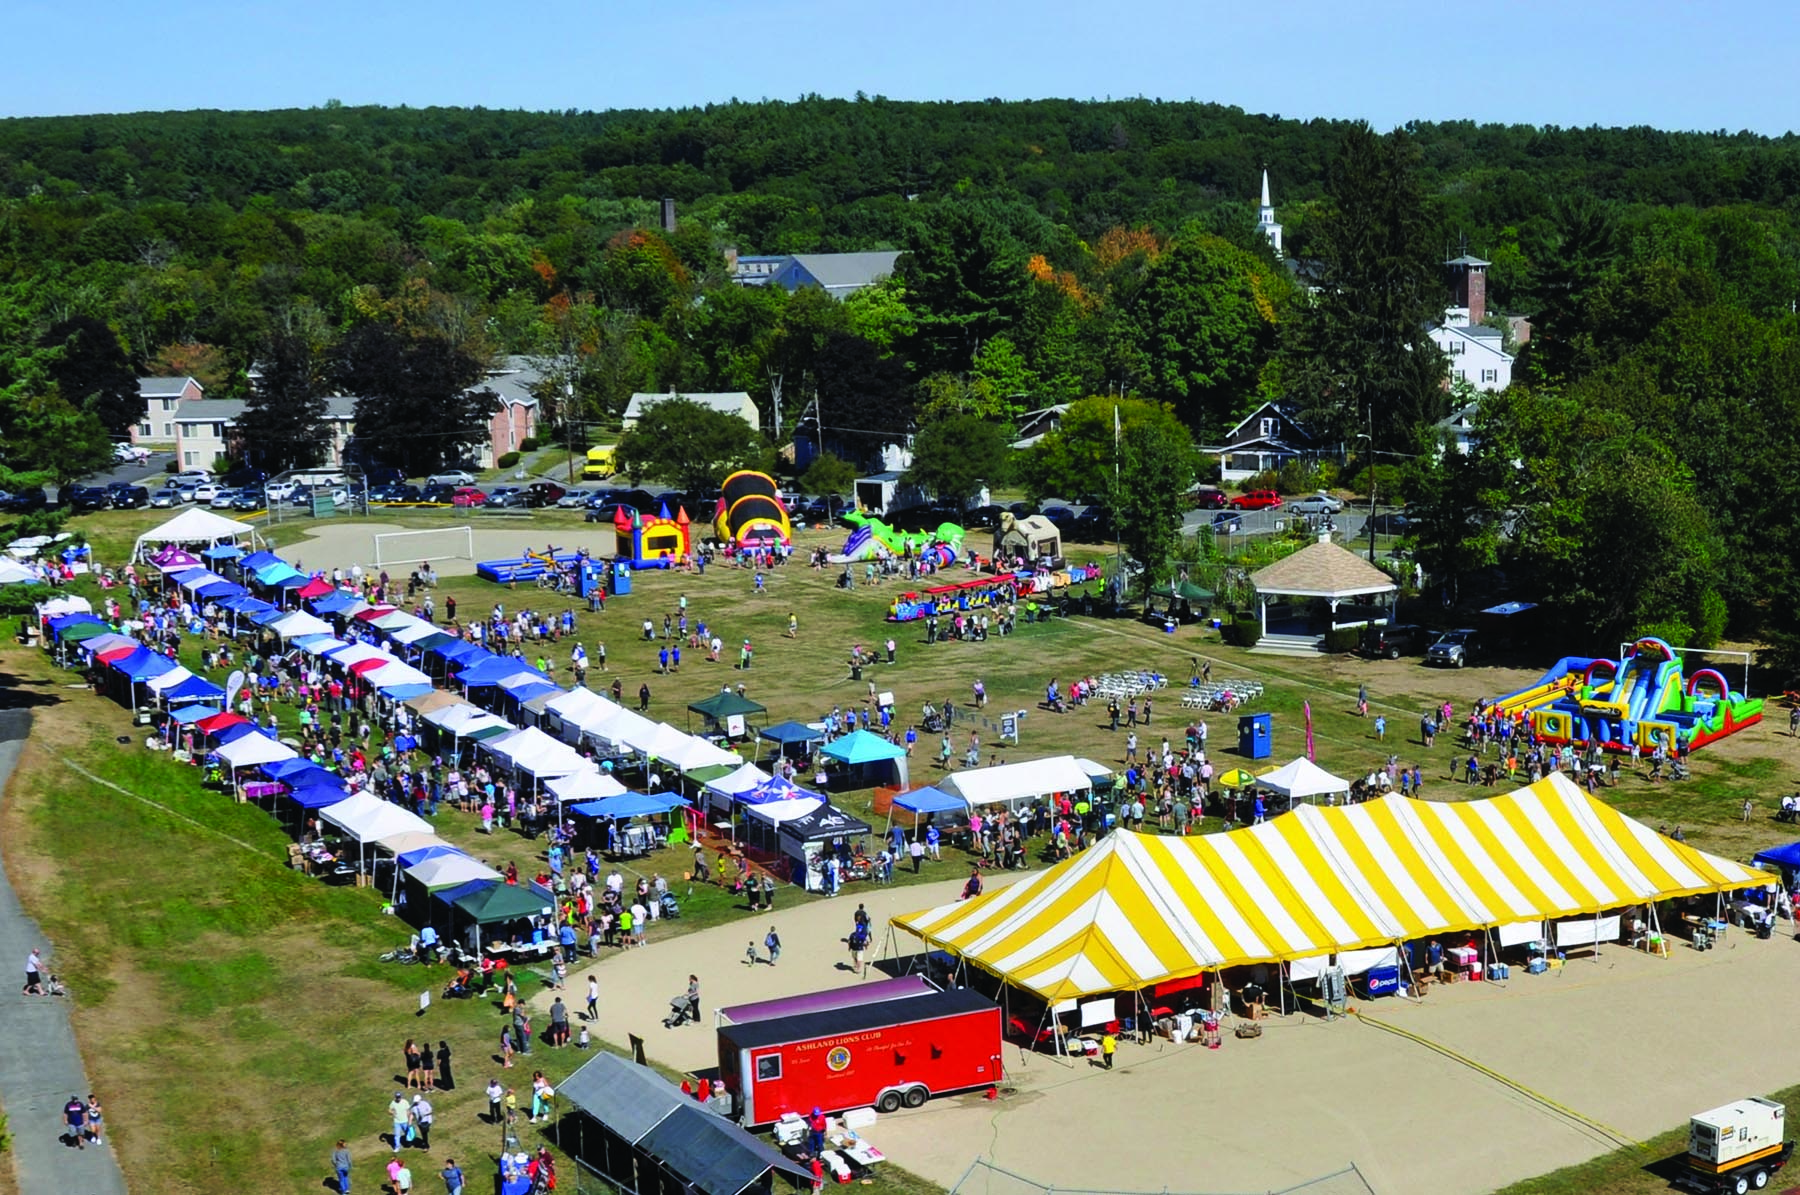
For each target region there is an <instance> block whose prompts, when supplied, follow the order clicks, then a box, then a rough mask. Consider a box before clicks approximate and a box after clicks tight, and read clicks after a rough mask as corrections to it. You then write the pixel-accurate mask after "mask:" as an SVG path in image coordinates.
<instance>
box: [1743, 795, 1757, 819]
mask: <svg viewBox="0 0 1800 1195" xmlns="http://www.w3.org/2000/svg"><path fill="white" fill-rule="evenodd" d="M1755 807H1756V804H1755V802H1753V801H1752V800H1751V799H1750V798H1749V797H1745V798H1744V820H1745V821H1746V822H1747V821H1749V820H1750V811H1751V810H1752V809H1754V808H1755Z"/></svg>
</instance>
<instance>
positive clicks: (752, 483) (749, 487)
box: [713, 469, 794, 548]
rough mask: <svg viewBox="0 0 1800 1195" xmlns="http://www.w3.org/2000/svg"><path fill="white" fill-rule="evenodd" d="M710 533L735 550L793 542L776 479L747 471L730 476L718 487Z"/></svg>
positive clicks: (785, 505)
mask: <svg viewBox="0 0 1800 1195" xmlns="http://www.w3.org/2000/svg"><path fill="white" fill-rule="evenodd" d="M713 530H714V531H715V532H717V533H718V536H719V538H720V539H721V540H722V541H724V542H725V543H727V544H730V545H731V546H732V547H734V548H769V547H773V546H774V545H776V544H777V543H780V544H790V543H792V542H793V540H794V525H793V523H792V522H791V521H790V520H789V518H788V509H787V504H786V503H785V502H783V501H782V500H781V491H780V490H779V489H777V488H776V485H775V479H774V478H772V477H770V476H769V475H768V474H767V473H756V472H752V471H751V470H748V469H742V470H739V471H738V472H736V473H733V474H732V475H731V476H730V477H727V478H726V479H725V481H724V484H722V485H721V486H720V487H719V506H718V511H717V513H716V514H714V516H713Z"/></svg>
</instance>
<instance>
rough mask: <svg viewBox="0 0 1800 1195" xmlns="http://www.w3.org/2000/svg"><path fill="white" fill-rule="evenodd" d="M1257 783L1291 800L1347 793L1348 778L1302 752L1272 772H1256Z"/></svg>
mask: <svg viewBox="0 0 1800 1195" xmlns="http://www.w3.org/2000/svg"><path fill="white" fill-rule="evenodd" d="M1256 787H1258V788H1266V789H1268V790H1269V791H1270V792H1272V793H1276V794H1278V795H1280V796H1284V797H1286V798H1287V799H1288V800H1290V801H1301V800H1305V799H1306V798H1308V797H1326V796H1333V795H1335V794H1338V793H1348V792H1349V791H1350V782H1349V781H1348V780H1340V779H1338V778H1337V777H1336V776H1333V775H1332V774H1331V773H1330V772H1327V771H1326V770H1325V769H1324V768H1322V767H1320V766H1319V765H1318V764H1316V763H1314V762H1313V761H1312V760H1310V759H1308V758H1306V756H1304V755H1302V756H1301V757H1300V758H1298V759H1296V760H1294V761H1292V762H1291V763H1285V764H1282V765H1281V766H1280V767H1279V768H1276V769H1275V770H1274V771H1273V772H1264V773H1263V774H1262V775H1260V776H1258V777H1257V778H1256Z"/></svg>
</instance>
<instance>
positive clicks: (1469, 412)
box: [1437, 403, 1478, 456]
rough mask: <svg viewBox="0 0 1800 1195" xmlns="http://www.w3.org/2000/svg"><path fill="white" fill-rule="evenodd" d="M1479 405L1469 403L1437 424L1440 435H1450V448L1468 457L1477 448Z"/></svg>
mask: <svg viewBox="0 0 1800 1195" xmlns="http://www.w3.org/2000/svg"><path fill="white" fill-rule="evenodd" d="M1477 405H1478V404H1476V403H1469V404H1467V405H1466V406H1463V407H1459V408H1457V409H1456V410H1454V411H1452V412H1450V414H1449V416H1448V417H1447V418H1444V419H1440V420H1438V422H1437V428H1438V431H1439V432H1440V433H1442V432H1448V433H1449V445H1450V447H1451V448H1452V449H1453V450H1455V451H1457V452H1460V453H1462V454H1463V455H1464V456H1468V455H1469V453H1470V452H1472V451H1474V448H1475V410H1476V407H1477Z"/></svg>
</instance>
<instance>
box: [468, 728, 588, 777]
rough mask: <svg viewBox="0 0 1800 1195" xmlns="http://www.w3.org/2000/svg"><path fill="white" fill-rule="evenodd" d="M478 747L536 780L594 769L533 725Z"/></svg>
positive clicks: (579, 756)
mask: <svg viewBox="0 0 1800 1195" xmlns="http://www.w3.org/2000/svg"><path fill="white" fill-rule="evenodd" d="M481 746H482V749H483V750H485V751H486V752H487V753H488V754H489V755H492V756H494V757H495V758H496V759H498V760H500V761H501V762H503V763H505V764H506V765H507V766H508V767H511V768H514V769H516V770H517V771H520V772H524V773H526V774H527V775H530V776H534V777H536V778H537V779H539V780H547V779H549V778H550V777H552V776H571V775H574V774H575V773H577V772H582V771H586V770H587V769H588V768H590V767H592V766H593V765H592V764H590V763H589V762H588V761H587V760H586V759H584V758H582V757H581V755H580V754H578V753H577V752H576V750H575V749H574V748H573V747H571V746H569V745H568V744H567V743H562V742H558V741H557V740H556V739H553V738H551V737H550V736H549V735H547V734H545V733H544V732H543V731H541V730H539V729H538V728H537V727H535V726H531V727H527V728H526V729H524V730H520V731H515V732H514V733H512V734H507V735H500V736H499V737H497V738H492V739H489V740H487V741H486V742H484V743H483V744H482V745H481Z"/></svg>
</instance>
